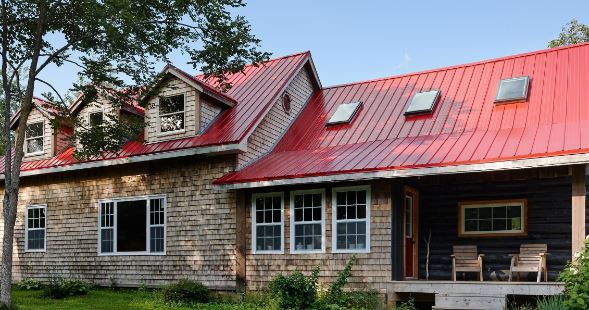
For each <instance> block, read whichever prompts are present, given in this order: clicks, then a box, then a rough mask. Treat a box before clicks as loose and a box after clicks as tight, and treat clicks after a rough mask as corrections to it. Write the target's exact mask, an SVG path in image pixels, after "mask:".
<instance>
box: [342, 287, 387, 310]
mask: <svg viewBox="0 0 589 310" xmlns="http://www.w3.org/2000/svg"><path fill="white" fill-rule="evenodd" d="M341 303H343V304H345V307H346V308H348V309H349V308H353V309H381V308H384V303H383V301H382V299H381V297H380V295H379V294H378V292H376V291H353V292H347V293H344V295H343V296H342V301H341Z"/></svg>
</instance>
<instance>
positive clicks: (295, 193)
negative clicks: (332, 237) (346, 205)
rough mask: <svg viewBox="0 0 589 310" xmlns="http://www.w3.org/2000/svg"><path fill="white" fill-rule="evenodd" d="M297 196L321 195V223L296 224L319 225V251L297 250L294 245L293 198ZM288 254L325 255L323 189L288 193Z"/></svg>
mask: <svg viewBox="0 0 589 310" xmlns="http://www.w3.org/2000/svg"><path fill="white" fill-rule="evenodd" d="M299 194H321V221H307V222H305V221H304V222H297V223H303V224H321V249H319V250H316V249H314V250H307V249H302V250H297V249H296V245H295V220H294V197H295V196H296V195H299ZM289 209H290V253H291V254H311V253H325V241H326V237H325V189H323V188H322V189H307V190H298V191H291V192H290V205H289Z"/></svg>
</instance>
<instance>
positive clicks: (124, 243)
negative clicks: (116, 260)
mask: <svg viewBox="0 0 589 310" xmlns="http://www.w3.org/2000/svg"><path fill="white" fill-rule="evenodd" d="M146 203H147V201H145V200H137V201H124V202H119V203H118V204H117V217H118V222H117V251H118V252H140V251H146V250H147V245H146V244H145V243H146V240H145V239H146V233H147V232H146V214H145V212H146V210H145V209H146Z"/></svg>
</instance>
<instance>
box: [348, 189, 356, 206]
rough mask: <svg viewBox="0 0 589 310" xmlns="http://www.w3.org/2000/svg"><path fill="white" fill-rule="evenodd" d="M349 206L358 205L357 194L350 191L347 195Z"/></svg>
mask: <svg viewBox="0 0 589 310" xmlns="http://www.w3.org/2000/svg"><path fill="white" fill-rule="evenodd" d="M346 196H347V205H355V204H356V192H355V191H349V192H348V193H347V195H346Z"/></svg>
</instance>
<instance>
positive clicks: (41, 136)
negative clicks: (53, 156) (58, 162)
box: [24, 120, 45, 157]
mask: <svg viewBox="0 0 589 310" xmlns="http://www.w3.org/2000/svg"><path fill="white" fill-rule="evenodd" d="M38 123H41V124H42V126H41V129H42V130H43V133H42V135H40V136H36V137H34V138H31V137H27V128H26V127H28V126H29V125H33V124H38ZM39 138H41V141H42V145H43V149H42V150H41V151H38V152H33V153H29V152H28V151H29V144H28V143H27V142H28V141H29V140H33V139H39ZM24 148H25V157H27V156H36V155H41V154H45V120H40V121H36V122H30V123H27V124H26V126H25V143H24Z"/></svg>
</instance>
